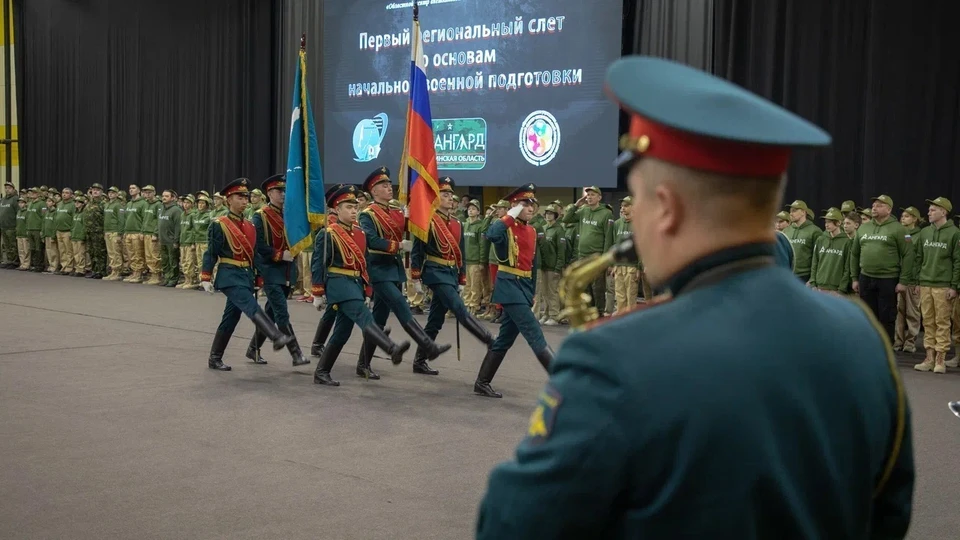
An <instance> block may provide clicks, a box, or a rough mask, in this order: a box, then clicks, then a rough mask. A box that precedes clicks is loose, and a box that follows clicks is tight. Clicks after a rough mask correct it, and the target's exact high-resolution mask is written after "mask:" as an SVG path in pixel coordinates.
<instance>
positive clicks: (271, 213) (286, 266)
mask: <svg viewBox="0 0 960 540" xmlns="http://www.w3.org/2000/svg"><path fill="white" fill-rule="evenodd" d="M260 187H261V188H262V189H263V193H266V194H267V199H268V204H265V205H263V206H261V207H260V208H259V209H258V210H257V211H256V212H254V214H253V227H254V229H256V231H257V246H256V256H255V257H254V261H255V262H256V268H257V274H258V276H259V278H260V280H261V281H262V283H263V284H262V287H263V291H264V292H265V293H266V296H267V303H266V305H265V306H263V310H264V312H266V314H267V317H268V318H269V319H270V320H271V321H273V322H274V323H276V325H277V328H279V329H280V331H281V332H283V333H284V334H287V335H288V336H290V337H291V340H290V343H287V350H288V351H289V352H290V356H291V357H292V358H293V365H294V366H302V365H304V364H309V363H310V360H307V359H306V358H304V357H303V352H302V351H301V350H300V344H299V343H298V342H297V336H296V334H294V333H293V324H291V323H290V312H289V311H287V297H288V296H290V289H291V287H292V286H293V284H294V283H296V282H297V265H296V264H294V262H293V255H291V254H290V244H289V243H287V235H286V232H285V229H284V225H283V203H284V200H285V196H286V191H287V182H286V177H285V176H284V175H282V174H277V175H274V176H271V177H270V178H267V179H266V180H264V181H263V183H262V184H260ZM266 339H267V336H265V335H263V334H261V333H260V332H259V331H258V332H254V334H253V338H251V340H250V345H249V346H247V358H249V359H251V360H253V362H254V363H256V364H266V363H267V361H266V360H264V359H263V357H262V356H260V347H262V346H263V342H264V340H266Z"/></svg>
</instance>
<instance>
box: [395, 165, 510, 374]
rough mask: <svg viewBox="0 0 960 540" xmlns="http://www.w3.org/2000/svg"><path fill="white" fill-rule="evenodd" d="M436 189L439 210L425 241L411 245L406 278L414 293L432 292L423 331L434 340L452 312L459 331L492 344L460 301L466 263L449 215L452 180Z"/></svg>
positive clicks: (446, 179) (458, 225) (460, 230)
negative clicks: (438, 196) (427, 290)
mask: <svg viewBox="0 0 960 540" xmlns="http://www.w3.org/2000/svg"><path fill="white" fill-rule="evenodd" d="M437 185H438V186H439V188H440V207H439V208H437V211H436V212H435V213H434V215H433V219H432V220H431V222H430V230H429V231H428V236H427V241H426V242H424V241H422V240H420V239H419V238H416V239H414V241H413V251H412V252H411V253H410V277H411V279H413V284H414V285H413V286H414V288H415V289H416V290H417V292H422V291H423V286H424V285H426V286H427V287H429V288H430V290H431V291H433V298H432V299H431V300H430V314H429V315H427V325H426V327H425V330H426V332H427V335H428V336H430V339H436V337H437V334H439V333H440V329H441V328H443V322H444V317H445V316H446V314H447V312H448V311H452V312H453V314H454V316H455V317H456V318H457V321H459V322H460V324H462V325H463V328H464V329H465V330H466V331H467V332H469V333H471V334H473V336H474V337H475V338H477V339H478V340H480V342H481V343H483V344H484V345H490V343H492V342H493V336H491V335H490V332H487V329H486V328H484V327H483V325H482V324H481V323H480V321H479V320H477V318H476V317H474V316H473V315H471V314H470V312H469V311H468V310H467V306H466V305H465V304H464V303H463V298H461V297H460V292H461V291H462V290H463V285H464V284H465V283H466V282H467V263H466V259H465V258H464V256H463V247H464V240H463V225H462V224H461V223H460V222H459V221H457V219H456V218H455V217H452V216H451V215H450V213H451V212H452V211H453V210H454V209H455V208H456V207H455V206H454V205H453V188H454V182H453V179H452V178H450V177H449V176H444V177H443V178H440V179H439V180H438V181H437ZM421 357H424V358H428V359H429V357H428V356H426V351H423V350H418V351H417V358H418V359H420V358H421Z"/></svg>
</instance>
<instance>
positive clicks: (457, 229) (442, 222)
mask: <svg viewBox="0 0 960 540" xmlns="http://www.w3.org/2000/svg"><path fill="white" fill-rule="evenodd" d="M491 227H493V225H491ZM462 232H463V231H462V230H461V225H460V222H459V221H457V218H453V217H446V216H444V215H443V214H441V213H440V212H437V213H435V214H434V215H433V221H432V222H431V223H430V231H429V233H430V235H429V237H428V238H427V240H428V241H427V242H424V241H422V240H420V239H419V238H416V239H414V241H413V251H411V252H410V276H411V278H413V279H415V280H416V279H420V280H423V284H424V285H440V284H446V285H452V286H454V287H457V286H458V285H464V284H465V283H466V282H467V265H466V262H465V260H464V258H463V247H464V244H463V234H462ZM487 232H488V238H489V231H487Z"/></svg>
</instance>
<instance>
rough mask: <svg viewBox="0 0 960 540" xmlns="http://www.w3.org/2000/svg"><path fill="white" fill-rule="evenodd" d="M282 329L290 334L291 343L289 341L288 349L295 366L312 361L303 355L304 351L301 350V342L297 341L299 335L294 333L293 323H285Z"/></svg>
mask: <svg viewBox="0 0 960 540" xmlns="http://www.w3.org/2000/svg"><path fill="white" fill-rule="evenodd" d="M280 330H281V331H282V332H283V333H284V334H286V335H288V336H290V338H291V339H290V343H287V350H288V351H290V357H291V358H293V367H297V366H304V365H306V364H309V363H310V359H309V358H305V357H304V356H303V351H302V350H300V343H299V342H298V341H297V335H296V334H294V333H293V325H292V324H289V323H288V324H285V325H283V326H282V327H281V328H280Z"/></svg>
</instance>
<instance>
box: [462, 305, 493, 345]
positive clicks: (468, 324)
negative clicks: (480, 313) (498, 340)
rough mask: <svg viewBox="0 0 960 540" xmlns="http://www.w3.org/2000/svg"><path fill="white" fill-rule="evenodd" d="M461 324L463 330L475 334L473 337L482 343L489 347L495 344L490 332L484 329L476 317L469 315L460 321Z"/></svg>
mask: <svg viewBox="0 0 960 540" xmlns="http://www.w3.org/2000/svg"><path fill="white" fill-rule="evenodd" d="M460 324H462V325H463V328H464V329H465V330H466V331H467V332H470V333H471V334H473V337H475V338H477V339H479V340H480V343H483V344H484V345H486V346H487V347H489V346H490V344H491V343H493V335H492V334H490V332H487V329H486V328H484V326H483V325H482V324H480V321H479V320H477V318H476V317H474V316H473V315H470V314H469V313H467V316H466V317H464V318H463V320H462V321H460Z"/></svg>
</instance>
